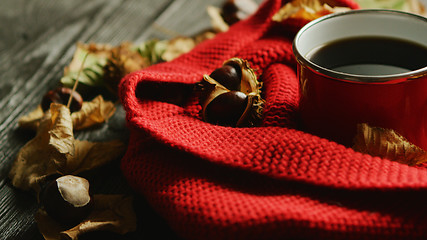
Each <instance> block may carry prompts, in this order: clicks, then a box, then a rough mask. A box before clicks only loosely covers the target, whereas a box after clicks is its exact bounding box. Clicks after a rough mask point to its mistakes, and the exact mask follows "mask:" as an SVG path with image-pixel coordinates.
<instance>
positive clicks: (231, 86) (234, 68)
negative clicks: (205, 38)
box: [209, 62, 242, 91]
mask: <svg viewBox="0 0 427 240" xmlns="http://www.w3.org/2000/svg"><path fill="white" fill-rule="evenodd" d="M209 76H210V77H211V78H213V79H215V80H216V81H217V82H218V83H220V84H221V85H223V86H224V87H225V88H227V89H228V90H234V91H240V82H241V79H242V70H241V69H240V66H238V65H237V64H236V63H235V62H230V63H228V64H225V65H223V66H222V67H220V68H217V69H215V70H214V71H213V72H212V73H211V74H210V75H209Z"/></svg>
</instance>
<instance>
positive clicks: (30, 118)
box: [18, 105, 44, 130]
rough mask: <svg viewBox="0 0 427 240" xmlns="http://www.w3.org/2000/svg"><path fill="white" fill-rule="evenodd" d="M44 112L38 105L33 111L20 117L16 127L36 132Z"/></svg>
mask: <svg viewBox="0 0 427 240" xmlns="http://www.w3.org/2000/svg"><path fill="white" fill-rule="evenodd" d="M43 115H44V112H43V109H42V107H41V105H38V106H37V107H36V108H35V109H34V110H33V111H31V112H30V113H28V114H27V115H24V116H22V117H21V118H19V120H18V126H19V127H20V128H24V129H32V130H36V129H37V128H38V126H39V124H40V120H41V119H42V118H43Z"/></svg>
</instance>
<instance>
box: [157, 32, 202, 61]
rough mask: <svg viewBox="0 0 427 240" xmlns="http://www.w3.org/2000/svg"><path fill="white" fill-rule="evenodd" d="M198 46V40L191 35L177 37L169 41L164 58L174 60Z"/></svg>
mask: <svg viewBox="0 0 427 240" xmlns="http://www.w3.org/2000/svg"><path fill="white" fill-rule="evenodd" d="M195 46H196V42H195V41H194V39H193V38H190V37H176V38H173V39H171V40H170V41H169V42H168V45H167V47H166V50H165V51H164V52H163V54H162V56H161V57H162V59H163V60H165V61H172V60H173V59H175V58H177V57H179V56H181V55H182V54H184V53H187V52H189V51H191V50H192V49H193V48H194V47H195Z"/></svg>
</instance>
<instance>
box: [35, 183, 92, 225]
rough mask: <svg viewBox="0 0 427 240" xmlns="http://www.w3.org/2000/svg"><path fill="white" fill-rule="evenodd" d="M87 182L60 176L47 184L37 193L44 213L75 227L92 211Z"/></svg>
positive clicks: (90, 195)
mask: <svg viewBox="0 0 427 240" xmlns="http://www.w3.org/2000/svg"><path fill="white" fill-rule="evenodd" d="M89 187H90V186H89V181H88V180H86V179H84V178H82V177H77V176H73V175H65V176H61V177H59V178H57V179H55V180H52V181H50V182H48V183H47V184H46V185H45V186H44V187H43V188H42V190H41V191H40V193H39V201H40V203H41V205H42V206H43V208H44V210H45V211H46V213H47V214H48V215H49V216H51V217H52V218H53V219H55V220H56V221H58V222H60V223H62V224H65V225H70V226H72V225H76V224H78V223H79V222H81V221H82V220H83V219H84V218H86V217H87V216H88V215H89V213H90V212H91V210H92V207H93V198H92V194H91V192H90V189H89Z"/></svg>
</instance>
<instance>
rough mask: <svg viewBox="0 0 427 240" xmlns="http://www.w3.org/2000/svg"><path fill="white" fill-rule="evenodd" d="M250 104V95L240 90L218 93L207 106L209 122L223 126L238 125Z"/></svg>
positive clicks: (206, 112)
mask: <svg viewBox="0 0 427 240" xmlns="http://www.w3.org/2000/svg"><path fill="white" fill-rule="evenodd" d="M247 105H248V96H247V95H246V94H244V93H242V92H240V91H230V92H226V93H223V94H221V95H218V96H217V97H216V98H214V99H213V100H212V101H211V102H210V103H209V104H208V105H207V106H206V111H205V114H206V116H205V118H206V119H207V121H208V122H210V123H213V124H218V125H222V126H236V124H237V122H238V121H239V119H240V117H241V116H242V115H243V113H244V111H245V109H246V107H247Z"/></svg>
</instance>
